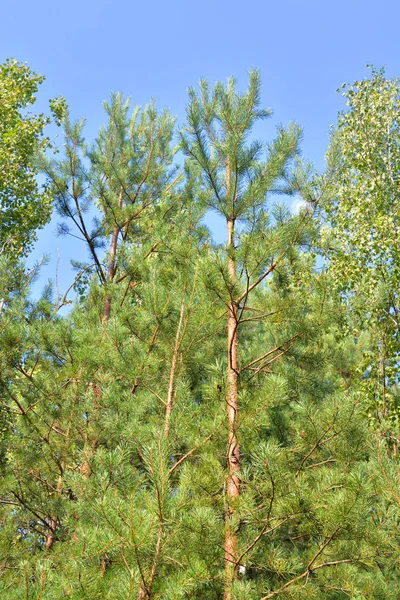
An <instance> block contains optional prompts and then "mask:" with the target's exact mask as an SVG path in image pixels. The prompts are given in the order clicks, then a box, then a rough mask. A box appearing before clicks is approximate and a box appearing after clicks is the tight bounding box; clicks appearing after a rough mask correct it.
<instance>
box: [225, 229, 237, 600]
mask: <svg viewBox="0 0 400 600" xmlns="http://www.w3.org/2000/svg"><path fill="white" fill-rule="evenodd" d="M227 224H228V276H229V281H230V283H231V284H233V283H234V281H235V278H236V264H235V256H234V250H235V221H234V219H228V221H227ZM237 345H238V335H237V305H236V303H235V302H233V301H232V302H231V303H230V305H229V308H228V374H227V375H228V376H227V384H228V389H227V399H226V404H227V420H228V452H227V459H228V477H227V482H226V496H227V497H226V511H225V589H224V600H232V583H233V581H234V579H235V576H236V556H237V536H236V532H235V530H234V528H233V526H232V520H233V511H234V508H233V506H232V504H233V502H234V499H235V498H236V497H237V496H239V494H240V478H239V469H240V448H239V442H238V439H237V431H236V430H237V421H238V411H239V406H238V360H237Z"/></svg>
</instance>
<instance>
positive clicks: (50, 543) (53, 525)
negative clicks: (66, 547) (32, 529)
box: [45, 475, 62, 550]
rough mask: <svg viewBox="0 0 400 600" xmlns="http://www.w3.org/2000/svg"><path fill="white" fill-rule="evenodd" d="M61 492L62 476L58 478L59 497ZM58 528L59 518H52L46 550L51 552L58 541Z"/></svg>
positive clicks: (57, 490)
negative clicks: (56, 540)
mask: <svg viewBox="0 0 400 600" xmlns="http://www.w3.org/2000/svg"><path fill="white" fill-rule="evenodd" d="M61 491H62V477H61V475H60V476H59V478H58V482H57V487H56V493H57V495H59V494H61ZM57 527H58V521H57V516H55V515H54V516H53V517H51V520H50V526H49V533H48V534H47V536H46V542H45V548H46V550H51V549H52V547H53V545H54V542H55V539H56V531H57Z"/></svg>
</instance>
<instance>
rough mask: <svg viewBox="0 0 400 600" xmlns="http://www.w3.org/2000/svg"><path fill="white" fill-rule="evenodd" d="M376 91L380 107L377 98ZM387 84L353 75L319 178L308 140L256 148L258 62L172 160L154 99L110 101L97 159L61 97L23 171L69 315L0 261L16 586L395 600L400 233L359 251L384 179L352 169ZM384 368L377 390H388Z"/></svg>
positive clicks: (5, 575) (92, 598) (216, 92)
mask: <svg viewBox="0 0 400 600" xmlns="http://www.w3.org/2000/svg"><path fill="white" fill-rule="evenodd" d="M7 64H10V63H7ZM378 85H379V86H381V88H380V89H382V90H383V89H384V90H387V91H388V96H387V98H386V96H385V95H382V98H386V100H385V102H383V100H382V102H381V103H380V102H379V101H378V100H377V101H376V103H374V102H373V99H374V98H375V96H373V95H371V94H370V93H369V92H368V93H367V92H365V93H364V86H365V87H368V86H371V87H372V88H373V89H375V88H374V86H378ZM396 86H397V83H395V82H387V81H386V80H385V79H384V77H383V75H382V74H380V73H379V74H374V76H373V79H372V80H368V81H367V82H362V83H360V82H359V83H357V84H356V86H355V88H354V93H353V94H352V95H351V96H350V98H351V103H350V107H349V110H348V112H346V113H345V114H344V116H342V117H341V120H340V122H339V127H338V131H337V134H336V136H335V138H334V142H333V144H332V148H331V151H330V153H329V154H328V156H327V163H326V164H327V166H326V171H325V173H323V174H321V175H318V176H317V175H316V174H314V173H313V172H312V170H311V169H310V167H309V166H308V165H306V164H304V163H303V162H302V160H301V159H300V157H299V145H300V138H301V131H300V129H299V127H298V126H296V125H290V126H289V127H288V128H279V129H278V131H277V135H276V137H275V139H274V140H272V141H271V142H270V143H268V144H266V143H265V142H256V141H254V140H253V138H252V128H253V125H254V123H255V121H256V120H257V119H262V118H266V117H267V116H269V114H268V111H264V110H262V109H261V108H260V81H259V76H258V73H257V72H252V73H251V74H250V82H249V87H248V90H247V92H246V93H244V94H240V93H239V92H238V91H237V88H236V84H235V82H234V81H233V80H231V81H229V83H228V85H227V86H224V85H223V84H217V85H216V86H215V88H214V89H212V90H211V89H209V87H208V85H207V83H206V82H204V81H203V82H201V85H200V89H199V91H195V90H191V91H190V101H189V105H188V119H187V124H186V125H185V127H184V128H183V129H182V130H181V132H180V145H179V147H177V148H174V147H173V145H172V144H173V139H174V138H173V135H174V121H173V119H172V118H171V116H170V115H169V113H167V112H162V113H159V112H157V111H156V109H155V107H154V105H153V104H150V105H149V106H147V107H145V108H144V109H143V110H141V109H139V108H136V109H134V110H133V112H132V113H130V109H129V102H127V101H125V100H124V99H123V98H122V96H121V95H119V94H118V95H113V96H112V97H111V101H110V103H106V104H105V105H104V106H105V111H106V115H107V124H106V126H105V127H104V128H102V129H101V131H100V132H99V136H98V138H97V139H96V140H95V141H94V143H93V145H92V147H88V146H87V145H86V144H85V143H84V139H83V127H84V124H83V122H81V123H74V122H72V121H71V120H70V118H69V116H68V114H67V111H66V110H64V107H62V110H61V109H60V106H58V109H57V115H58V118H59V119H60V121H61V122H62V126H63V131H64V136H65V143H64V147H63V152H62V153H60V154H58V155H56V156H45V155H44V153H41V154H40V156H38V157H37V159H36V162H35V164H38V165H40V168H41V169H42V171H43V172H44V173H45V174H46V176H47V182H48V183H47V189H48V192H49V198H51V199H52V201H53V203H54V208H55V210H56V211H57V212H58V214H59V215H60V217H61V218H62V223H61V224H60V232H61V233H63V234H65V235H73V236H78V237H80V238H81V240H82V243H83V244H85V246H86V249H87V251H88V255H89V260H88V261H87V262H85V261H84V260H82V261H81V262H79V263H75V265H74V266H75V268H76V270H77V275H76V279H75V282H74V284H73V286H72V287H71V290H70V291H69V293H70V294H71V292H72V290H73V289H74V290H75V292H76V295H75V300H74V302H73V306H71V310H70V311H69V312H67V313H66V314H64V315H63V314H62V311H61V310H60V309H61V308H62V307H63V306H65V304H67V303H68V302H70V300H69V296H68V294H66V295H65V296H63V297H59V298H54V297H53V294H52V292H51V289H48V290H47V292H46V293H45V294H44V295H43V297H42V298H41V299H40V300H32V298H31V297H30V282H31V280H32V278H33V277H34V276H35V274H36V273H35V271H33V272H26V271H25V269H24V266H23V265H22V264H20V263H18V262H16V261H15V260H11V259H12V258H13V257H12V256H11V255H10V254H7V250H5V251H4V252H3V254H2V257H1V258H2V260H3V263H4V266H3V265H2V267H3V268H2V270H1V271H0V289H1V297H2V298H3V300H2V303H1V309H0V330H1V337H0V396H1V400H0V401H1V404H0V408H1V412H0V434H1V437H0V469H1V483H0V596H1V597H2V598H6V599H9V600H17V599H18V600H19V599H20V598H25V599H32V600H33V599H39V598H40V599H42V600H43V599H46V600H47V599H48V600H53V599H54V600H56V599H57V600H59V599H60V598H71V599H74V600H80V599H88V600H96V599H98V600H102V599H107V598H109V599H110V600H111V599H113V600H114V599H128V598H132V599H137V600H146V599H154V600H155V599H163V600H173V599H182V600H183V599H187V600H189V599H192V600H213V599H214V600H220V599H222V598H224V600H230V599H232V600H245V599H246V600H267V599H269V598H275V597H277V598H287V599H293V600H295V599H296V600H297V599H310V600H311V599H322V598H326V599H328V600H341V599H343V600H344V599H346V598H353V599H370V600H372V599H379V598H381V599H382V600H383V599H389V600H390V599H392V600H395V599H396V598H398V579H399V576H400V572H399V547H398V545H399V536H398V520H399V516H400V515H399V504H400V492H399V491H398V487H399V486H398V477H397V470H398V464H397V461H398V458H397V440H396V436H397V431H396V427H397V405H396V403H395V401H394V400H392V401H391V403H390V411H389V408H387V410H386V413H385V414H383V411H382V402H381V400H380V399H379V398H378V399H377V397H376V396H374V395H373V392H371V389H372V387H373V386H374V385H376V377H375V375H374V374H375V373H377V372H378V371H379V369H380V368H381V365H382V361H381V362H379V360H378V359H377V348H378V349H382V347H383V346H382V343H380V342H379V340H382V339H383V336H386V338H385V339H389V338H390V340H391V344H392V345H391V346H390V348H391V349H392V348H393V347H394V345H395V341H396V332H397V329H396V328H395V326H394V325H391V326H390V329H388V327H389V326H388V321H389V317H390V318H391V319H392V321H395V322H397V312H395V309H396V298H397V294H396V285H397V283H396V281H397V280H396V273H397V269H398V265H397V264H395V262H396V260H397V255H396V243H397V240H396V236H395V234H394V233H393V234H390V236H389V234H388V230H387V228H384V232H385V236H386V234H387V237H385V241H384V244H383V243H382V244H380V242H379V240H380V239H381V238H382V236H383V233H382V231H379V230H378V226H377V228H376V232H375V230H374V236H376V238H375V237H373V239H374V244H376V246H374V248H375V247H376V250H371V252H372V254H370V255H367V249H368V248H369V246H368V247H367V249H366V248H365V245H364V241H365V240H364V238H363V239H362V240H361V241H360V239H359V237H357V236H359V235H361V233H362V232H361V231H359V229H358V227H354V222H353V221H352V217H351V216H350V217H349V212H351V210H352V209H353V208H354V210H355V215H356V216H357V214H360V215H361V214H362V211H363V210H364V209H363V204H362V202H365V198H366V197H367V194H366V193H364V192H361V191H360V194H359V195H357V193H358V191H359V190H361V187H362V185H363V184H364V183H363V182H364V181H365V182H366V183H365V185H366V186H367V187H368V185H369V184H368V181H369V178H372V177H373V175H371V174H370V169H371V164H370V163H369V162H368V161H367V162H365V163H364V162H362V163H357V169H358V170H356V166H355V165H353V164H350V163H351V161H352V160H353V159H354V160H355V156H356V154H357V153H358V152H357V151H356V149H355V150H354V152H353V153H352V152H351V151H350V145H351V143H355V141H357V139H358V138H357V136H356V134H355V131H354V127H357V126H358V125H357V124H358V123H359V120H358V119H359V111H361V113H362V114H363V115H364V114H365V113H364V112H363V111H368V110H370V112H371V115H370V121H371V131H370V132H368V135H371V136H372V134H374V135H376V136H377V139H378V138H379V135H383V136H385V135H386V134H384V133H382V131H381V130H380V129H379V125H380V124H383V126H384V127H386V128H387V119H388V114H389V112H390V110H389V108H390V106H391V105H390V103H391V101H392V100H393V98H395V99H396V101H397V92H396V93H394V90H397V87H396ZM368 89H369V88H368ZM360 90H361V91H360ZM358 94H360V95H358ZM363 94H364V95H363ZM377 98H378V96H377ZM392 108H393V107H392ZM393 110H394V109H393ZM380 111H381V112H380ZM390 114H391V113H390ZM368 122H369V121H368V120H367V119H364V125H365V127H368ZM357 131H358V130H357ZM362 131H364V130H363V129H362ZM368 131H369V130H368ZM390 131H391V135H392V136H393V139H392V138H391V141H390V144H392V145H393V148H392V146H390V147H391V148H392V149H391V150H390V153H391V156H394V154H395V152H397V149H396V148H397V145H396V144H398V140H396V137H395V136H396V128H395V127H394V125H393V126H390ZM385 139H386V138H385ZM379 140H380V141H379V142H377V146H376V151H377V152H378V151H379V149H380V148H381V146H382V140H381V139H380V138H379ZM360 144H361V145H362V142H361V141H360ZM390 144H389V142H388V147H389V145H390ZM354 147H356V144H355V146H354ZM178 148H180V149H181V150H183V152H184V153H185V155H186V161H185V163H184V165H183V167H176V166H174V164H175V162H176V160H175V153H176V151H177V149H178ZM36 150H39V148H36ZM360 152H361V151H360ZM24 160H25V164H26V166H27V167H29V165H30V164H31V163H30V160H31V158H30V157H29V158H27V157H25V159H24ZM357 160H358V159H357ZM382 160H383V159H382ZM392 160H393V161H394V160H395V159H394V158H393V159H392ZM373 164H375V162H373ZM376 164H377V165H378V163H376ZM385 165H386V166H387V161H384V160H383V164H382V166H379V165H378V166H379V169H381V170H383V169H384V167H385ZM393 165H394V162H393V163H392V162H391V163H390V169H391V170H392V172H393V181H395V180H396V179H395V178H396V174H395V173H394V171H393V169H394V166H393ZM378 166H377V168H378ZM32 177H33V175H32ZM357 177H359V179H360V181H358V180H357ZM380 177H381V176H380ZM382 177H383V176H382ZM396 181H397V180H396ZM392 183H393V182H392ZM352 185H354V189H353V188H352V187H351V186H352ZM393 185H394V183H393ZM368 189H370V188H368ZM371 189H372V188H371ZM373 189H375V188H373ZM5 190H6V191H7V188H5ZM8 190H9V192H8V198H9V204H10V206H11V207H14V206H15V210H16V211H17V214H21V213H20V212H19V211H20V210H21V207H20V205H18V204H15V205H14V200H13V198H14V195H16V193H17V192H16V191H15V188H14V187H13V184H12V183H10V184H9V188H8ZM277 193H279V194H281V196H282V198H280V200H282V201H280V202H279V203H277V202H276V198H277ZM351 194H353V200H352V203H351V205H350V207H349V206H347V205H346V202H347V200H348V199H349V198H350V197H351ZM382 194H383V193H382ZM382 194H381V196H382V197H381V196H379V199H380V200H379V201H380V202H381V208H380V209H379V210H380V211H381V213H382V215H383V217H382V218H384V217H385V215H386V214H387V212H388V210H389V209H388V208H385V206H386V205H385V202H386V200H385V198H384V197H383V195H382ZM387 194H388V197H389V196H390V198H389V199H388V200H387V202H388V205H389V206H390V210H392V208H393V201H394V199H395V198H396V190H395V189H394V188H393V189H392V188H391V191H387ZM295 195H296V196H300V197H301V198H302V199H303V201H304V205H303V208H302V209H301V210H300V211H299V212H298V213H297V214H292V213H291V212H290V211H289V210H288V208H287V205H288V204H289V203H290V197H293V196H295ZM21 197H22V198H23V194H22V196H21ZM367 199H368V197H367ZM376 203H377V200H376V201H375V200H374V199H371V200H370V201H369V205H371V206H372V205H374V206H375V204H376ZM94 207H95V208H96V216H95V219H94V221H93V222H89V218H88V217H89V216H90V217H91V216H92V215H93V213H94ZM356 207H358V208H357V211H359V213H358V212H357V211H356ZM210 208H211V209H213V210H217V211H218V212H220V213H221V214H222V215H223V217H224V218H225V220H226V223H227V231H228V241H227V243H226V244H219V245H218V244H216V243H215V242H214V241H213V239H212V236H211V233H210V232H209V230H208V229H207V228H206V227H205V226H204V224H203V219H204V216H205V214H206V211H207V210H209V209H210ZM375 208H376V207H375ZM374 210H375V209H374ZM376 210H378V208H376ZM371 211H372V208H371ZM393 212H395V209H393ZM373 214H374V215H375V213H373ZM374 218H375V216H372V212H371V219H372V222H374ZM396 218H397V213H396ZM361 221H362V217H361V216H360V223H361ZM393 221H395V217H394V216H393ZM42 222H43V221H41V223H42ZM37 225H38V224H36V223H33V222H31V224H30V227H31V229H32V228H34V227H36V226H37ZM14 226H15V227H16V234H15V235H16V236H17V234H18V225H17V224H16V222H15V224H14ZM235 226H236V229H235ZM394 226H395V225H393V227H394ZM1 227H2V225H1V224H0V230H1ZM7 227H8V226H5V227H4V228H3V230H1V231H0V238H1V236H2V235H4V236H7V235H9V233H8V229H7ZM365 227H366V229H368V227H370V228H371V227H372V225H371V223H370V224H369V225H368V224H365ZM332 232H333V234H334V235H333V238H334V239H335V243H333V242H332ZM26 235H28V234H26ZM29 235H32V236H33V235H34V234H33V232H31V233H30V234H29ZM365 235H366V236H367V237H368V233H365ZM24 236H25V233H24ZM379 236H381V237H379ZM24 239H26V242H24V243H25V248H27V247H29V243H30V240H32V239H34V238H33V237H29V236H28V237H26V238H25V237H24ZM363 240H364V241H363ZM350 244H351V245H352V250H351V261H350V259H349V263H347V262H346V261H347V256H348V254H347V252H348V251H349V247H350ZM378 249H379V251H382V252H383V251H384V249H386V251H387V252H390V253H391V254H390V257H389V255H388V254H385V256H384V257H383V258H382V257H381V255H380V258H379V260H378V259H376V256H377V253H378ZM318 255H320V256H322V255H324V256H325V262H324V263H322V261H321V258H319V257H318ZM363 261H364V262H363ZM374 261H375V263H374ZM386 263H388V264H386ZM347 264H349V265H350V264H351V265H356V266H354V268H353V267H352V268H351V269H349V271H347V270H346V269H344V266H346V265H347ZM6 265H7V267H8V269H6V268H5V266H6ZM382 265H383V266H382ZM366 266H367V267H368V268H365V267H366ZM383 269H386V271H385V277H383V276H382V277H381V279H382V281H383V283H382V285H381V281H380V280H379V285H378V282H377V280H376V281H375V280H374V279H373V277H375V274H377V275H376V276H377V277H378V276H379V277H380V276H381V274H382V270H383ZM389 270H390V273H389ZM368 278H370V279H369V282H368ZM371 278H372V279H371ZM374 282H375V283H374ZM377 292H379V293H377ZM389 293H391V294H392V295H391V296H390V298H391V302H392V304H391V305H390V306H391V309H389V310H387V311H386V313H385V312H382V307H385V306H387V305H386V304H385V301H386V299H387V298H388V297H389ZM378 296H379V297H378ZM366 307H371V308H368V309H367V308H366ZM372 307H373V308H372ZM385 315H386V317H387V318H385ZM363 330H364V331H363ZM233 347H235V350H234V352H235V353H236V354H235V358H234V359H232V352H233V350H232V349H233ZM386 347H387V346H385V348H386ZM391 352H392V350H391ZM394 357H395V350H393V352H392V354H391V363H390V365H391V369H392V371H390V373H389V372H387V373H386V374H385V373H384V374H383V379H382V375H380V377H381V379H380V384H379V385H380V386H382V385H383V386H384V387H385V390H386V391H385V394H386V396H385V397H386V398H388V397H389V395H390V398H393V399H394V398H396V397H397V394H398V391H397V376H396V360H395V358H394ZM378 358H379V357H378ZM385 364H386V363H385ZM371 386H372V387H371ZM374 389H375V388H374ZM232 399H233V400H232ZM231 402H233V403H234V404H232V405H231V404H230V403H231ZM374 402H375V404H374ZM232 406H234V411H233V412H232V411H231V412H230V410H229V409H230V408H232ZM371 407H372V409H371ZM376 414H378V416H379V419H378V423H379V427H378V428H376V430H375V429H374V427H372V426H371V424H375V423H376V422H377V419H376ZM232 415H233V416H232ZM388 421H389V422H390V425H388ZM232 440H233V441H234V444H235V447H232ZM232 481H236V482H239V483H238V484H237V493H230V491H229V490H230V489H231V490H232ZM227 548H228V552H227Z"/></svg>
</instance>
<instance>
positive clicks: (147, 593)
mask: <svg viewBox="0 0 400 600" xmlns="http://www.w3.org/2000/svg"><path fill="white" fill-rule="evenodd" d="M184 314H185V304H184V302H182V305H181V311H180V314H179V321H178V327H177V330H176V336H175V343H174V349H173V352H172V360H171V369H170V373H169V381H168V392H167V402H166V404H165V422H164V439H165V440H166V441H167V440H168V437H169V432H170V426H171V415H172V408H173V404H174V398H175V380H176V368H177V365H178V357H179V350H180V347H181V343H182V340H183V336H184V334H185V326H184V325H183V317H184ZM182 327H183V334H182ZM159 518H160V523H159V527H158V534H157V543H156V548H155V552H154V559H153V565H152V567H151V572H150V575H149V579H148V581H147V583H145V582H144V581H143V583H142V585H141V586H140V589H139V592H138V595H137V600H148V599H150V597H151V590H152V587H153V583H154V580H155V577H156V574H157V568H158V563H159V559H160V553H161V544H162V538H163V534H164V527H165V521H164V515H162V514H160V515H159Z"/></svg>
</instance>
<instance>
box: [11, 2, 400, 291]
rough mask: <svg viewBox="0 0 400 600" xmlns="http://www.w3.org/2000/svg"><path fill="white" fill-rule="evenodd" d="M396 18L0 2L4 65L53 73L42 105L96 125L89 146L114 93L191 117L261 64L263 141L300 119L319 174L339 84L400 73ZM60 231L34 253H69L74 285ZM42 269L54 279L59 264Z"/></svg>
mask: <svg viewBox="0 0 400 600" xmlns="http://www.w3.org/2000/svg"><path fill="white" fill-rule="evenodd" d="M399 22H400V3H399V2H397V1H396V0H380V2H378V0H374V1H372V0H364V1H362V0H347V1H344V0H335V1H333V0H331V1H329V0H303V1H300V0H298V1H296V0H286V1H285V0H281V1H280V2H278V1H276V0H275V1H271V0H247V1H239V0H231V1H228V0H214V2H212V1H211V0H202V1H199V2H196V1H195V0H191V1H190V0H186V1H184V0H167V1H161V0H153V1H150V2H147V3H145V2H138V1H137V0H130V1H128V0H119V1H118V0H114V2H111V1H110V0H97V1H94V0H80V1H78V0H68V1H67V0H66V1H64V2H54V0H53V1H51V2H50V1H49V0H36V2H33V1H32V0H30V1H27V0H21V1H20V2H16V1H15V0H1V3H0V61H1V62H2V61H3V60H5V59H6V58H7V57H15V58H17V59H18V60H20V61H26V62H28V63H29V65H30V66H31V67H32V68H33V69H34V70H35V71H37V72H40V73H42V74H44V75H45V76H46V82H45V84H44V86H43V89H42V92H41V94H40V97H39V108H40V109H44V108H45V104H46V102H47V100H48V99H49V98H51V97H54V96H57V95H59V94H62V95H64V96H65V97H66V99H67V101H68V103H69V105H70V107H71V111H72V115H73V116H74V117H77V118H78V117H79V118H80V117H86V118H87V130H86V131H87V139H88V141H90V140H91V139H93V137H94V135H95V133H96V130H97V128H98V126H99V125H100V124H101V123H102V122H103V121H104V117H103V112H102V106H101V103H102V100H103V99H106V98H107V97H108V96H109V93H110V91H117V90H122V91H123V92H124V94H126V95H130V96H131V97H132V102H133V103H134V104H145V103H146V102H147V101H148V100H149V99H150V98H151V97H154V98H155V100H156V103H157V105H158V107H160V108H161V107H164V106H166V107H168V108H170V110H171V112H172V113H173V114H175V115H176V116H177V117H178V121H179V122H182V121H183V119H184V112H185V104H186V98H187V96H186V88H187V87H188V86H191V85H195V84H196V83H197V81H198V80H199V79H200V78H201V77H205V78H207V79H209V80H210V82H215V81H216V80H219V79H225V78H226V77H228V76H230V75H234V76H235V77H236V78H237V79H238V81H239V86H243V88H244V87H245V85H246V77H247V72H248V70H249V69H251V68H253V67H258V68H259V69H260V70H261V75H262V80H263V99H264V104H265V105H266V106H269V107H271V108H273V110H274V117H273V119H272V120H270V121H269V122H268V123H267V125H266V126H265V139H268V138H271V137H272V135H273V131H274V126H275V125H276V124H278V123H286V122H288V121H289V120H295V121H297V122H298V123H300V124H301V125H302V126H303V127H304V143H303V154H304V156H305V157H306V158H307V159H309V160H311V161H312V162H314V163H315V165H316V166H317V167H318V168H320V167H322V165H323V154H324V151H325V149H326V146H327V142H328V132H329V127H330V125H331V124H333V123H335V121H336V116H337V112H338V110H341V109H343V107H344V104H343V98H341V96H340V94H338V93H336V89H337V88H338V87H339V86H340V85H341V84H342V83H343V82H345V81H347V82H351V81H354V80H355V79H359V78H363V77H365V76H367V75H368V70H367V69H366V64H367V63H372V64H373V65H374V66H376V67H381V66H386V72H387V75H388V76H390V77H392V76H393V77H394V76H400V46H399V34H398V27H399ZM263 137H264V136H263ZM54 229H55V226H54V223H52V224H51V225H50V226H48V228H47V229H46V230H45V231H44V232H43V233H42V234H41V236H40V242H39V244H38V245H37V253H38V254H40V253H43V252H48V253H50V254H53V255H55V254H56V248H57V247H59V248H60V253H61V259H60V272H61V277H60V280H61V287H62V286H64V287H65V286H66V284H67V282H68V281H69V280H70V279H71V273H70V271H69V267H68V259H69V256H68V254H70V252H71V241H69V242H68V243H67V242H66V241H65V240H61V239H59V238H58V239H55V238H54ZM73 251H74V253H75V255H76V253H77V252H79V249H78V248H74V249H73ZM45 274H46V277H48V276H50V277H53V278H54V262H52V264H51V265H50V267H49V268H47V269H46V271H45Z"/></svg>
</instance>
